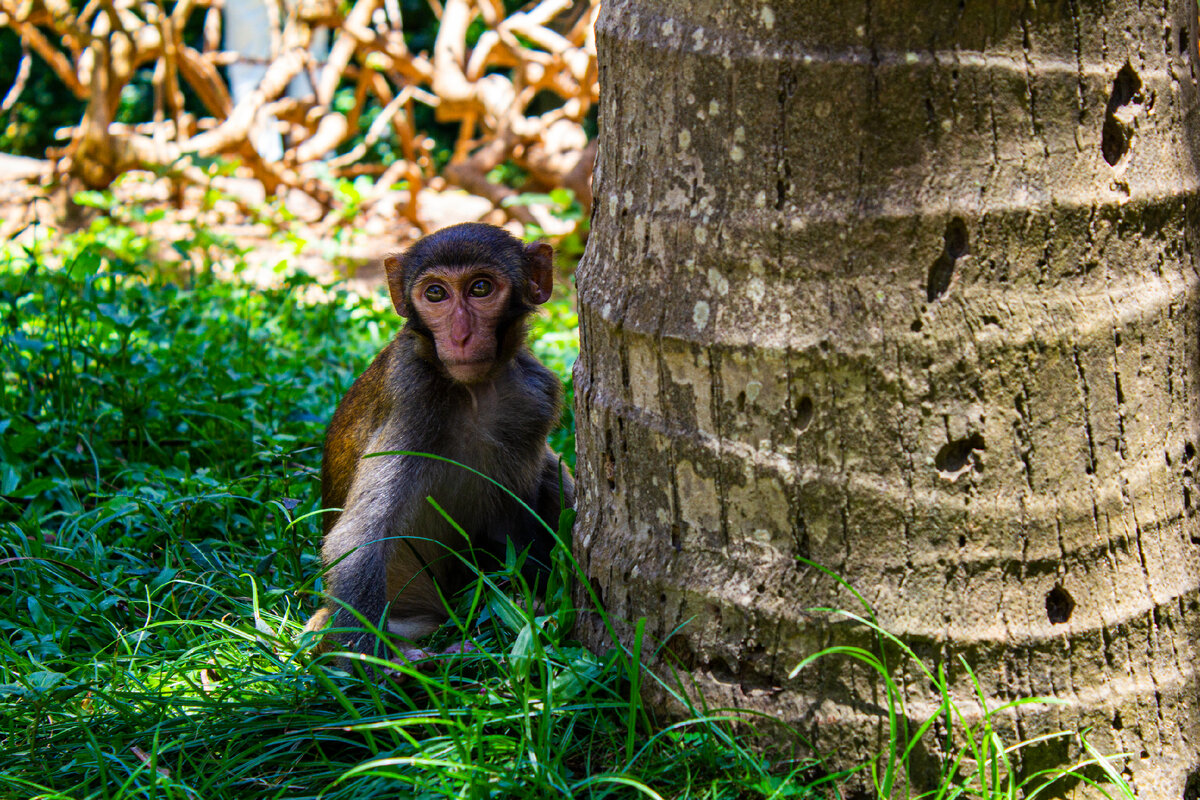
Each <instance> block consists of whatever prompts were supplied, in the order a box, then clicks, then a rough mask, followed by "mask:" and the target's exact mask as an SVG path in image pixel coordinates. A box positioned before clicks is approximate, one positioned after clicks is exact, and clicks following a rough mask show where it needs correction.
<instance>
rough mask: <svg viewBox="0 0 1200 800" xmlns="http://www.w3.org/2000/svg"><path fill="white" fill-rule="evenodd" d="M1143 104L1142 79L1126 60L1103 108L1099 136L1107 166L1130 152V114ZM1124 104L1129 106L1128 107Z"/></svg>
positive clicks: (1114, 80)
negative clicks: (1102, 121) (1102, 123)
mask: <svg viewBox="0 0 1200 800" xmlns="http://www.w3.org/2000/svg"><path fill="white" fill-rule="evenodd" d="M1141 104H1142V79H1141V78H1139V77H1138V74H1137V72H1135V71H1134V69H1133V67H1131V66H1129V64H1128V62H1126V64H1125V66H1123V67H1121V71H1120V72H1118V73H1117V77H1116V78H1114V79H1113V88H1112V93H1111V94H1110V95H1109V97H1108V106H1107V107H1106V108H1105V110H1104V128H1103V129H1102V131H1101V135H1100V152H1101V153H1103V154H1104V160H1105V161H1107V162H1108V163H1109V165H1110V166H1116V164H1117V162H1118V161H1120V160H1121V159H1122V158H1124V157H1125V155H1126V154H1127V153H1128V152H1129V146H1130V144H1131V143H1132V141H1133V114H1131V113H1129V112H1130V111H1136V110H1139V109H1140V106H1141ZM1127 107H1131V108H1128V109H1127Z"/></svg>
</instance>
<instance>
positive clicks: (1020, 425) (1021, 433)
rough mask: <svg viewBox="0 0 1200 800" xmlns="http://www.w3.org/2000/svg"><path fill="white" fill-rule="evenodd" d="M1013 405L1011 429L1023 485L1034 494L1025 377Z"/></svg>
mask: <svg viewBox="0 0 1200 800" xmlns="http://www.w3.org/2000/svg"><path fill="white" fill-rule="evenodd" d="M1013 406H1014V407H1015V408H1016V412H1017V419H1016V421H1015V422H1013V430H1014V433H1015V435H1016V437H1017V456H1018V457H1019V458H1020V459H1021V464H1022V465H1023V466H1024V472H1025V485H1026V486H1027V487H1029V494H1030V495H1034V494H1036V493H1037V490H1036V489H1034V487H1033V452H1034V444H1033V436H1032V432H1031V431H1030V428H1029V424H1030V423H1029V420H1030V414H1031V412H1030V409H1029V385H1028V384H1027V383H1026V382H1025V379H1024V378H1022V379H1021V393H1020V394H1018V395H1016V397H1014V398H1013Z"/></svg>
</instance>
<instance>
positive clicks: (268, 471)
mask: <svg viewBox="0 0 1200 800" xmlns="http://www.w3.org/2000/svg"><path fill="white" fill-rule="evenodd" d="M153 253H154V248H153V244H152V243H151V242H149V241H147V240H145V239H144V238H143V237H139V236H138V235H136V234H134V233H133V232H132V231H130V230H129V229H127V228H122V227H120V226H113V225H111V224H108V223H104V222H100V223H98V224H97V225H94V226H93V228H92V229H90V230H89V231H86V232H84V233H81V234H77V235H75V236H73V237H67V238H65V239H62V240H59V241H58V243H57V244H56V245H55V246H54V248H53V249H52V252H51V251H50V250H48V249H45V248H43V249H39V250H37V251H23V250H18V249H14V248H12V247H11V246H10V247H9V251H8V252H7V254H5V255H0V368H2V374H3V384H2V393H0V565H2V566H3V572H0V576H2V581H3V582H2V583H0V604H2V605H0V797H10V796H11V797H23V796H38V797H63V798H66V797H70V798H132V797H139V798H140V797H146V798H205V799H207V798H226V797H227V798H253V797H279V798H285V797H286V798H304V797H324V798H341V797H347V798H349V797H355V798H359V797H377V796H378V797H394V796H398V797H409V796H413V797H470V798H474V797H483V796H494V797H502V798H504V797H543V796H545V797H563V796H581V797H636V796H647V797H694V798H760V797H761V798H793V797H825V796H839V794H838V792H839V789H838V787H839V786H840V782H841V780H842V777H844V776H842V777H839V776H825V777H824V778H822V776H821V773H820V772H819V771H818V770H814V769H810V767H811V766H812V764H811V762H791V761H784V762H772V761H770V760H768V759H767V758H766V757H763V756H760V755H757V754H754V753H752V752H750V751H749V749H747V747H745V746H744V745H743V743H744V742H748V741H749V732H751V730H752V726H751V725H750V724H749V723H742V725H741V727H740V728H739V729H738V731H737V733H736V735H735V733H734V727H733V725H732V723H731V721H730V720H729V718H728V717H727V716H726V715H724V714H722V713H720V712H715V711H714V712H711V713H706V712H703V711H699V710H697V711H696V712H695V715H694V716H693V717H692V718H691V719H688V720H686V721H683V722H678V723H675V724H673V725H669V726H667V727H661V728H656V727H655V726H654V725H653V721H652V720H650V718H649V715H648V714H647V713H646V711H645V710H644V709H643V708H642V707H641V705H640V702H639V699H638V688H639V685H640V684H641V683H643V682H646V681H650V680H655V678H654V677H653V676H652V675H651V674H649V673H648V672H645V671H644V670H643V669H642V668H641V666H640V664H639V662H640V660H641V653H640V648H641V646H642V643H641V638H640V637H638V641H637V643H636V644H635V647H634V648H633V651H632V652H627V651H625V650H622V649H619V648H616V647H613V648H611V649H609V650H608V652H606V653H604V654H602V655H593V654H592V653H590V652H588V651H587V650H585V649H583V648H582V647H580V646H579V645H578V644H577V643H576V642H574V641H573V640H572V639H571V638H570V627H571V623H572V620H573V618H574V609H573V608H572V607H571V601H570V591H569V583H570V581H571V580H572V578H573V576H574V571H575V564H574V562H573V561H572V560H571V558H570V555H569V551H568V550H566V549H562V548H560V549H559V550H558V551H556V555H555V561H556V563H555V571H554V574H555V576H556V578H555V580H554V581H553V582H552V584H551V587H550V590H549V592H548V593H547V597H546V601H545V604H544V606H540V607H539V606H538V605H537V604H535V603H533V602H532V601H531V600H530V599H529V598H528V597H523V596H522V595H523V594H524V593H523V592H522V589H521V585H520V579H519V557H518V556H517V555H516V554H512V556H511V557H510V560H509V564H508V565H507V569H506V570H505V571H504V572H503V573H501V574H498V575H492V576H484V577H482V578H481V579H480V581H478V582H477V584H476V585H475V586H474V587H473V589H472V590H471V591H469V592H467V593H466V594H465V596H463V597H462V598H461V601H460V603H459V605H458V614H457V616H456V619H455V620H454V621H453V622H452V623H451V624H449V625H447V626H446V628H444V629H443V630H442V631H441V632H439V633H438V634H436V635H435V643H436V642H449V641H452V640H461V639H464V638H465V639H469V640H470V641H471V642H473V643H474V644H475V645H476V648H477V649H476V650H474V651H473V652H470V653H468V654H465V655H459V656H453V657H450V656H447V657H439V658H437V659H434V660H432V661H430V662H427V663H425V664H423V665H422V669H421V670H420V671H418V670H415V669H408V668H405V671H406V672H407V673H408V677H407V680H405V681H403V682H401V683H393V682H390V681H378V680H365V679H364V678H363V677H362V676H361V675H356V674H346V673H343V672H341V671H339V670H337V669H335V668H334V666H333V664H332V662H331V661H330V660H329V659H328V657H324V656H323V657H314V655H313V654H312V652H311V646H312V642H310V641H305V640H304V639H303V638H301V637H300V626H301V625H302V624H303V622H304V620H305V619H306V617H307V615H308V614H309V613H310V612H311V611H312V610H313V609H314V608H315V607H316V605H317V603H318V596H319V592H320V589H321V582H320V564H319V559H318V557H317V550H318V547H317V542H318V539H319V522H318V485H317V484H318V481H317V470H318V466H319V458H320V454H319V446H320V442H321V437H322V435H323V432H324V426H325V424H326V422H327V420H328V418H329V415H330V414H331V413H332V409H333V408H334V406H335V405H336V403H337V400H338V398H339V397H340V396H341V394H342V393H343V392H344V391H345V389H346V388H347V387H348V386H349V385H350V382H351V381H352V380H353V378H354V377H355V375H356V374H357V373H358V372H359V371H361V369H363V368H364V367H365V366H366V364H367V363H368V362H369V360H370V359H371V357H372V356H373V355H374V353H375V352H376V351H377V350H378V349H379V347H381V346H382V345H383V344H384V343H385V342H386V341H387V339H388V338H390V336H391V335H392V333H393V332H394V330H395V329H396V326H397V321H396V319H395V317H394V315H393V314H392V312H391V310H390V308H389V307H388V305H387V303H386V302H383V301H381V300H380V299H378V298H365V299H364V298H359V297H356V296H352V295H349V294H337V293H335V294H334V295H333V296H332V297H330V298H327V299H326V298H323V297H322V298H321V299H319V300H314V299H312V298H313V294H314V292H313V288H314V287H313V285H312V283H311V281H310V280H308V279H306V278H304V277H303V276H296V277H292V278H290V279H288V280H287V281H286V282H285V283H284V285H283V286H282V287H281V288H279V289H272V290H264V289H259V288H255V287H252V286H248V285H244V284H241V283H238V282H220V281H214V280H211V279H209V278H207V277H206V276H205V275H204V274H201V275H199V276H196V277H195V278H194V279H193V280H190V281H189V284H190V285H189V286H188V287H187V288H183V287H180V286H178V285H175V284H173V283H171V282H169V281H166V280H163V279H161V278H160V277H158V276H159V275H160V273H161V272H163V270H162V269H161V265H160V264H158V263H156V261H155V256H154V254H153ZM182 254H183V253H182V252H181V255H182ZM226 255H227V256H228V257H231V258H236V257H237V256H236V251H234V250H227V251H226ZM166 272H168V273H169V272H177V270H166ZM575 324H576V323H575V317H574V314H573V313H572V311H571V309H570V304H569V303H568V302H567V301H565V300H561V299H560V300H556V301H553V302H552V303H551V304H550V306H549V310H548V312H547V313H545V314H542V315H541V316H540V317H539V318H538V321H537V322H536V324H535V328H536V330H535V334H536V341H537V344H536V345H535V347H536V349H537V351H538V355H539V356H540V357H541V358H542V359H543V360H544V361H545V362H546V363H547V364H548V365H549V366H551V367H552V368H553V369H555V370H556V371H557V372H558V374H559V375H560V376H561V377H562V379H563V381H564V384H565V386H566V389H567V393H568V397H570V389H571V386H570V378H569V374H570V372H569V370H570V366H571V364H572V362H573V361H574V357H575V353H576V352H577V348H578V345H577V340H576V333H575V331H574V327H575ZM552 443H553V444H554V446H555V447H556V449H558V450H559V451H560V452H562V453H563V454H564V456H565V457H566V459H567V460H568V461H569V462H571V463H573V462H574V422H573V418H572V417H571V414H570V412H569V410H568V411H567V412H566V413H565V414H564V418H563V425H562V427H561V428H560V429H559V430H557V431H556V432H555V433H554V435H553V437H552ZM568 517H569V515H568ZM569 523H570V520H569V519H566V520H564V527H563V530H562V531H560V532H559V533H560V535H562V536H564V537H566V536H569ZM860 622H861V623H862V624H863V625H865V626H867V627H868V628H870V627H871V626H872V625H874V623H873V620H872V619H871V618H870V617H869V616H867V617H862V618H861V619H860ZM875 632H876V634H877V638H878V640H879V641H880V642H884V643H889V646H891V647H892V648H893V650H894V649H895V646H896V645H899V646H900V649H901V650H903V645H902V643H899V642H897V641H896V640H894V639H891V638H890V637H888V636H887V634H886V632H884V631H882V630H879V629H878V628H877V626H876V628H875ZM885 650H886V648H883V647H881V648H880V649H879V652H878V653H876V652H875V651H873V650H870V649H861V650H859V651H855V652H841V653H837V654H836V655H841V656H847V655H849V656H850V657H853V658H858V659H860V660H862V661H863V662H864V663H867V664H868V665H870V666H872V667H874V668H876V669H878V671H879V673H880V676H881V683H882V685H883V686H884V687H885V689H886V690H887V692H888V695H889V696H890V697H893V699H895V700H896V702H897V703H898V702H899V701H898V698H899V693H898V692H897V691H896V690H895V687H894V686H893V685H892V684H891V683H890V678H889V669H888V667H887V664H886V661H885V660H883V656H882V655H881V653H883V652H885ZM827 655H830V654H817V655H816V656H814V657H820V658H824V657H826V656H827ZM800 666H801V667H807V662H805V663H804V664H801V665H800ZM798 668H800V667H798ZM929 675H930V677H931V679H932V680H933V681H934V683H935V684H937V685H941V686H944V685H945V681H944V680H942V681H940V683H939V680H940V678H941V675H940V673H939V672H937V671H929ZM942 699H943V706H942V708H941V710H940V712H939V713H942V714H944V715H945V716H946V718H947V719H948V720H949V725H950V726H951V727H954V725H955V723H954V719H955V707H954V704H953V703H952V702H951V701H950V698H949V696H948V694H946V693H945V692H944V690H943V698H942ZM889 707H890V708H891V709H892V712H893V713H891V714H889V720H888V723H889V724H890V725H891V731H892V736H891V742H890V746H889V748H890V749H888V750H887V751H886V752H885V753H882V754H881V756H880V759H879V760H878V761H877V762H874V763H872V764H870V765H863V768H862V769H863V770H865V772H864V773H862V774H871V775H872V776H873V777H872V778H871V779H870V780H871V781H873V782H874V785H875V786H876V787H877V788H878V790H879V792H880V793H882V794H891V795H893V796H902V795H910V794H911V792H909V791H908V790H907V787H905V786H904V785H903V774H904V770H903V762H904V758H905V755H906V751H907V748H908V743H909V742H910V741H911V738H912V737H914V736H917V735H920V734H921V733H923V732H924V730H923V729H919V730H916V731H909V730H906V729H905V728H904V727H903V725H901V724H899V723H898V720H901V719H902V718H903V716H904V715H903V709H902V708H900V707H898V706H895V707H893V706H889ZM959 718H960V719H961V715H959ZM985 722H987V723H988V724H987V726H985V727H979V728H969V727H966V726H965V723H962V724H960V725H959V726H958V727H957V728H956V730H959V731H960V733H961V732H962V731H963V730H964V729H965V730H966V735H960V736H959V737H958V741H959V742H962V743H963V744H962V746H961V747H959V748H958V749H957V750H954V749H952V752H951V755H950V756H949V757H948V758H947V762H946V780H945V781H944V785H943V787H942V790H941V792H940V794H938V795H937V796H938V797H943V798H952V797H987V798H999V797H1013V798H1015V797H1018V796H1021V793H1022V792H1024V793H1026V794H1028V793H1029V792H1030V791H1031V788H1032V787H1030V786H1014V785H1011V783H1005V781H1006V780H1008V779H1009V776H1011V775H1012V774H1013V772H1012V770H1011V769H1009V768H1008V766H1007V759H1009V758H1010V757H1011V754H1012V747H1011V746H1004V745H1001V744H999V738H998V737H999V734H998V733H997V729H994V728H992V727H991V726H990V716H989V717H988V718H986V719H985ZM980 724H982V723H980ZM956 753H957V754H958V755H957V756H956V755H955V754H956ZM1091 765H1092V766H1093V767H1096V766H1097V765H1101V766H1100V768H1101V769H1102V768H1103V765H1108V766H1109V768H1111V765H1109V762H1107V761H1104V760H1103V759H1101V758H1100V757H1099V755H1098V754H1094V753H1093V754H1092V760H1091ZM1113 774H1116V773H1115V772H1114V773H1113ZM860 777H861V775H860ZM1049 777H1054V776H1049ZM1118 777H1119V775H1118Z"/></svg>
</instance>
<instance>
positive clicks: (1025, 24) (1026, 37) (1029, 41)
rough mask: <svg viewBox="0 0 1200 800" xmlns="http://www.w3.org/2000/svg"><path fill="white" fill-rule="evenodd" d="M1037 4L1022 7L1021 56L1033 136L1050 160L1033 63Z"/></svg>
mask: <svg viewBox="0 0 1200 800" xmlns="http://www.w3.org/2000/svg"><path fill="white" fill-rule="evenodd" d="M1031 5H1035V4H1033V3H1031V2H1029V1H1028V0H1026V2H1025V4H1024V5H1023V6H1022V7H1021V57H1022V58H1023V59H1024V61H1025V91H1026V92H1027V93H1028V95H1029V127H1030V130H1031V131H1032V133H1033V136H1034V137H1035V138H1036V139H1037V140H1038V142H1040V143H1041V145H1042V157H1043V158H1045V159H1046V160H1047V161H1049V160H1050V143H1049V142H1047V141H1046V137H1045V135H1044V131H1043V127H1042V124H1041V123H1040V122H1039V121H1038V93H1037V80H1036V79H1037V68H1036V67H1035V66H1034V63H1033V55H1032V51H1033V35H1032V34H1031V33H1030V30H1029V10H1030V6H1031Z"/></svg>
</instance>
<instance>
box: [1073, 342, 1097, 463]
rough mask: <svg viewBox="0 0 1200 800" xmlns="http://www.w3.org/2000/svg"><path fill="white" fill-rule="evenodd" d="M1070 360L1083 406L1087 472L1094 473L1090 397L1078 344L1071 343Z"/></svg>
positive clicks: (1094, 446) (1094, 460)
mask: <svg viewBox="0 0 1200 800" xmlns="http://www.w3.org/2000/svg"><path fill="white" fill-rule="evenodd" d="M1071 361H1072V362H1074V364H1075V375H1076V377H1077V378H1078V380H1079V401H1080V404H1081V405H1082V407H1083V429H1084V431H1085V432H1086V433H1087V447H1088V449H1087V452H1088V463H1087V467H1086V469H1087V474H1088V475H1095V474H1096V440H1095V437H1094V436H1093V435H1092V408H1091V398H1090V395H1089V389H1088V382H1087V376H1086V375H1085V374H1084V371H1083V364H1082V363H1081V362H1080V360H1079V346H1078V345H1075V344H1072V345H1071Z"/></svg>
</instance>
